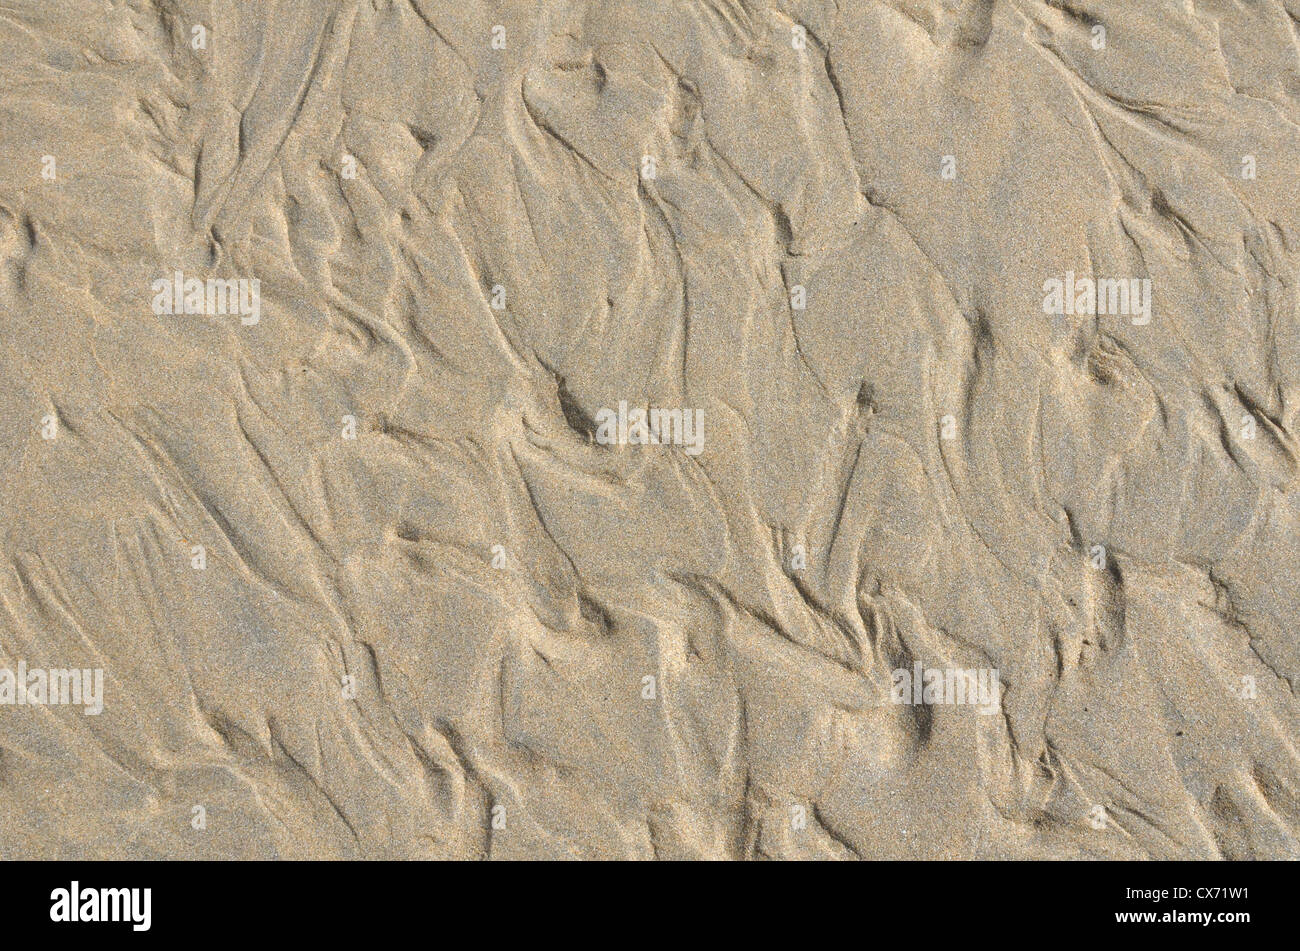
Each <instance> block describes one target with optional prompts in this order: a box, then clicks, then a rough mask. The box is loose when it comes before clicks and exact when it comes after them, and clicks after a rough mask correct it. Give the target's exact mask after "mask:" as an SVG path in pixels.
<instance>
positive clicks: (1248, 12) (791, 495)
mask: <svg viewBox="0 0 1300 951" xmlns="http://www.w3.org/2000/svg"><path fill="white" fill-rule="evenodd" d="M1298 29H1300V6H1297V4H1296V3H1294V2H1293V0H1260V2H1254V3H1250V4H1243V3H1233V2H1230V0H1186V2H1182V0H1144V2H1142V3H1135V2H1133V0H1053V2H1051V3H1047V2H1043V0H952V2H942V0H861V2H838V3H837V2H834V0H824V2H822V0H805V2H797V0H789V2H778V0H677V2H662V0H641V2H634V0H587V2H581V0H550V2H544V3H534V2H523V0H512V2H489V0H464V2H459V3H444V2H435V0H265V2H235V0H211V2H200V0H169V2H167V3H162V2H157V0H112V2H101V0H96V2H91V0H42V2H39V3H35V2H32V3H22V2H19V3H16V4H14V3H11V4H8V5H7V6H6V7H5V9H4V11H3V12H2V13H0V54H2V55H0V109H2V110H3V120H2V121H0V332H2V333H3V340H2V341H0V394H2V395H0V462H2V463H3V473H4V479H3V482H0V554H2V555H3V562H2V563H0V668H3V670H8V671H10V678H9V684H8V690H9V693H8V700H6V693H5V691H6V682H5V679H4V675H3V671H0V856H3V857H5V858H33V857H64V858H66V857H96V858H100V857H102V858H151V857H183V858H191V857H192V858H214V857H215V858H254V857H318V858H361V857H367V858H369V857H403V858H405V857H433V858H477V857H491V858H494V859H523V858H543V857H567V856H578V857H588V858H645V859H649V858H683V857H694V858H754V857H770V858H810V857H816V858H852V857H863V858H967V857H984V858H1033V857H1043V858H1046V857H1051V858H1084V857H1100V858H1129V857H1146V856H1150V857H1164V858H1211V857H1225V858H1284V857H1285V858H1297V857H1300V792H1298V791H1300V758H1298V756H1297V748H1296V743H1297V725H1298V719H1297V713H1298V712H1300V708H1298V707H1297V702H1296V698H1295V694H1294V684H1295V683H1296V678H1297V675H1298V674H1300V640H1298V637H1297V631H1298V629H1300V628H1298V624H1300V584H1297V581H1298V576H1300V557H1298V556H1300V495H1298V494H1297V407H1298V406H1300V402H1298V399H1300V322H1298V312H1297V305H1298V302H1300V298H1298V297H1297V286H1298V284H1297V278H1298V276H1300V272H1298V268H1297V265H1298V264H1300V257H1298V255H1300V230H1298V229H1300V195H1298V194H1297V187H1296V169H1297V168H1300V52H1298V51H1300V44H1298V43H1297V39H1296V37H1297V30H1298ZM1099 31H1100V32H1099ZM217 281H221V282H225V281H230V282H233V283H231V284H228V285H227V284H224V283H213V282H217ZM187 282H193V283H188V284H187ZM240 282H243V283H240ZM253 282H256V283H253ZM1090 289H1091V290H1090ZM178 291H179V293H177V292H178ZM241 295H242V296H241ZM1053 298H1054V299H1053ZM187 299H188V300H189V303H190V305H191V306H190V308H189V309H190V311H191V312H189V313H187V312H186V306H185V305H186V302H187ZM222 310H224V311H226V312H224V313H223V312H221V311H222ZM647 409H653V410H656V411H657V413H656V414H655V415H654V417H653V419H646V420H644V421H642V420H641V413H642V411H644V410H647ZM652 432H653V435H654V436H656V437H658V441H655V440H652V439H650V438H649V437H650V435H651V433H652ZM20 663H21V664H22V665H23V670H24V681H26V682H24V683H21V684H19V683H17V682H16V681H17V672H18V669H19V668H18V665H19V664H20ZM74 669H75V670H76V671H77V672H78V675H79V680H78V686H79V687H80V686H84V687H85V688H86V690H85V693H87V694H90V693H93V692H94V687H93V685H94V683H95V677H96V676H97V675H96V674H95V672H96V671H100V672H102V674H100V675H99V676H102V693H101V695H100V696H99V697H98V698H97V699H95V698H91V700H87V697H86V696H83V697H82V698H81V702H80V703H59V704H52V703H50V702H49V701H50V700H51V699H54V697H51V696H50V695H49V693H50V690H49V687H48V682H49V677H50V676H55V677H56V678H57V677H60V676H61V675H59V674H58V673H57V672H58V671H62V670H66V671H71V670H74ZM33 671H35V672H36V673H35V674H33ZM50 671H55V672H56V673H55V674H54V675H51V674H50V673H49V672H50ZM962 671H964V672H969V674H970V677H971V682H970V684H969V687H970V689H969V690H966V687H967V684H966V683H965V681H963V680H961V679H960V677H958V676H956V674H955V673H954V672H962ZM83 672H84V677H83V676H82V675H83ZM927 672H930V673H929V674H927ZM918 675H919V677H920V681H921V682H920V683H919V684H916V683H914V682H913V681H914V679H915V678H916V677H917V676H918ZM32 676H35V677H36V680H29V678H30V677H32ZM42 678H45V679H46V684H47V688H46V691H45V694H44V695H43V696H42V694H41V693H40V691H39V688H38V687H37V686H36V684H37V682H38V681H40V680H41V679H42ZM936 683H937V684H939V685H940V686H939V687H937V688H936ZM959 684H960V685H961V686H962V689H963V691H964V693H963V695H962V697H961V698H955V697H954V691H955V689H956V687H957V686H958V685H959ZM64 686H66V682H65V683H64ZM926 687H929V688H931V690H930V692H929V694H927V693H926V689H925V688H926ZM20 688H21V689H20ZM60 689H61V687H56V688H55V690H54V692H55V695H56V696H57V695H58V691H59V690H60ZM24 690H26V691H27V693H24V692H23V691H24ZM33 690H35V691H36V692H35V693H34V694H33V693H32V692H31V691H33ZM939 691H942V692H939ZM20 697H23V698H25V700H27V701H30V702H24V703H21V704H20V703H19V702H18V700H19V698H20ZM60 699H63V698H60ZM954 699H961V701H962V702H951V701H953V700H954ZM92 701H93V702H92ZM97 703H98V704H102V711H101V712H98V713H96V712H95V711H94V710H93V707H94V705H95V704H97Z"/></svg>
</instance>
